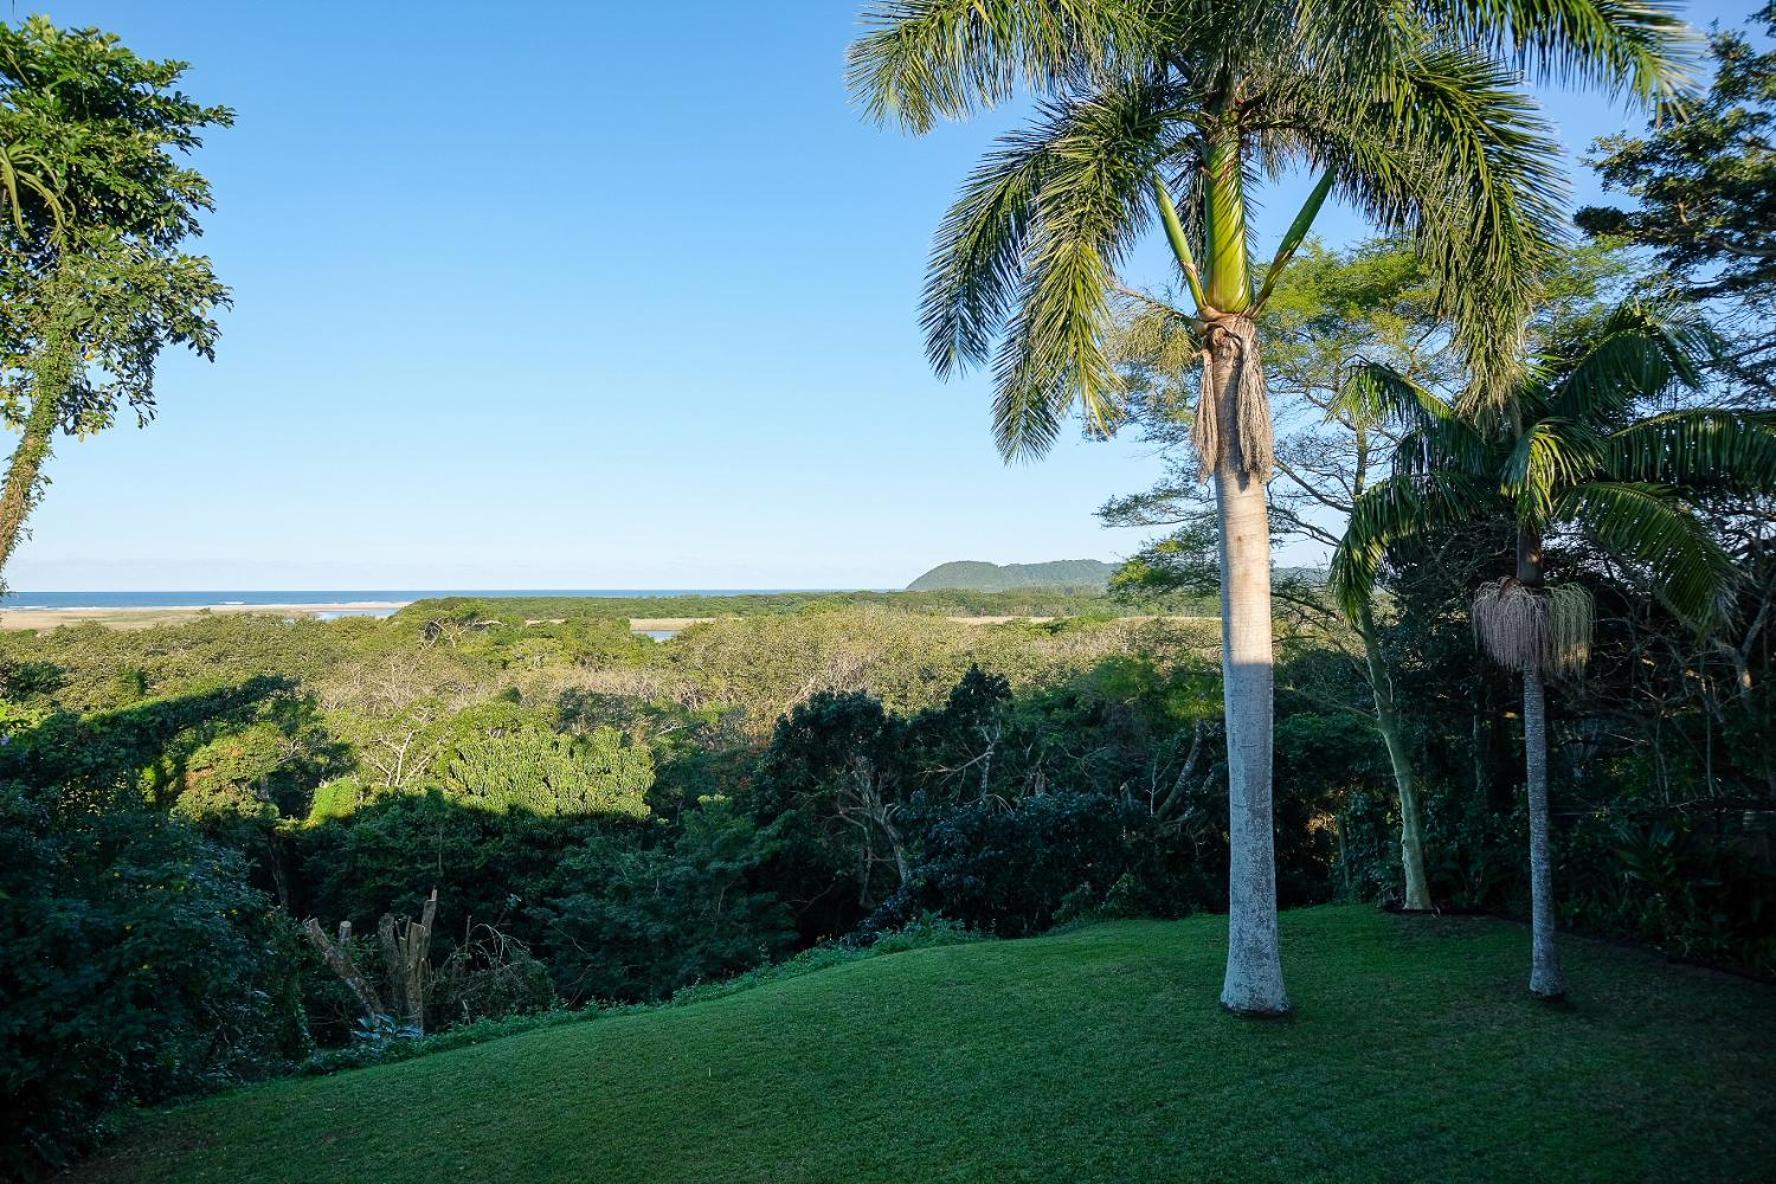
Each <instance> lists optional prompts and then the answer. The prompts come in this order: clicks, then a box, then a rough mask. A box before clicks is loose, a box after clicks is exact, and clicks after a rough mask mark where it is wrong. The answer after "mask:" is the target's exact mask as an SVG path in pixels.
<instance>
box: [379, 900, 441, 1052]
mask: <svg viewBox="0 0 1776 1184" xmlns="http://www.w3.org/2000/svg"><path fill="white" fill-rule="evenodd" d="M437 915H438V890H437V889H436V888H434V889H432V894H431V896H430V897H428V898H427V899H426V902H425V907H424V909H423V910H421V913H420V919H419V920H417V921H413V920H404V921H400V922H397V921H396V920H395V918H394V917H393V915H391V914H388V913H384V914H383V916H382V921H381V923H380V924H379V925H378V926H377V936H378V937H379V938H380V939H381V941H382V956H383V960H384V961H385V962H386V963H387V965H388V978H389V984H390V987H391V989H393V991H394V993H395V1007H396V1010H397V1012H398V1014H397V1015H396V1017H395V1019H396V1022H398V1023H399V1024H400V1025H401V1027H403V1028H406V1029H408V1030H410V1031H412V1032H414V1033H418V1034H423V1033H424V1032H425V1005H426V993H427V991H428V990H429V989H430V987H431V981H432V964H431V962H430V960H429V955H430V954H431V948H432V923H433V921H434V919H435V918H436V917H437Z"/></svg>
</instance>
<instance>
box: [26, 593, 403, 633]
mask: <svg viewBox="0 0 1776 1184" xmlns="http://www.w3.org/2000/svg"><path fill="white" fill-rule="evenodd" d="M409 603H410V602H409V601H405V600H356V601H343V602H341V603H338V604H206V605H193V606H168V607H159V608H156V607H145V608H9V609H0V629H34V630H42V629H56V628H59V627H61V626H63V625H81V624H85V623H86V622H88V621H97V622H98V623H99V624H101V625H108V626H110V627H111V628H114V629H146V628H148V627H149V626H150V625H173V624H177V623H178V622H180V621H189V620H191V618H193V617H195V616H198V615H200V614H203V613H261V614H267V615H270V616H275V617H313V616H318V615H322V614H328V613H348V614H354V615H357V614H363V615H368V614H372V613H392V612H395V611H397V610H399V609H402V608H405V607H406V606H407V605H408V604H409Z"/></svg>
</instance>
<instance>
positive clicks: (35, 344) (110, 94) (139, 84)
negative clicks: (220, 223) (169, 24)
mask: <svg viewBox="0 0 1776 1184" xmlns="http://www.w3.org/2000/svg"><path fill="white" fill-rule="evenodd" d="M185 69H186V66H185V63H183V62H174V61H152V60H148V59H144V58H140V57H137V56H136V55H135V54H134V53H132V52H131V51H130V50H128V49H126V48H124V47H123V46H122V45H121V44H119V42H118V39H117V38H116V37H115V36H113V35H112V34H108V33H101V32H99V31H98V30H96V29H76V30H61V29H57V28H56V27H55V25H54V24H52V23H51V22H50V21H49V19H48V18H46V17H41V16H34V17H31V18H30V19H29V20H27V21H25V22H24V23H23V24H22V25H20V26H17V27H14V26H11V25H6V26H0V190H3V193H0V198H3V200H4V201H5V203H6V205H7V207H8V212H9V213H10V215H11V216H10V218H7V219H3V220H0V417H3V418H4V419H5V421H6V422H7V424H8V426H10V427H11V428H13V429H14V430H16V431H18V432H20V434H21V438H20V441H19V444H18V446H17V448H16V449H15V450H14V451H13V454H12V458H11V460H10V462H9V463H8V466H7V471H6V478H5V482H4V485H3V486H0V573H4V570H5V566H6V563H7V561H8V560H9V559H10V558H11V556H12V553H13V550H14V548H15V547H16V546H17V544H18V541H19V538H20V537H21V531H22V530H23V527H24V523H25V519H26V518H27V517H28V515H29V514H30V511H31V508H32V506H33V505H34V504H35V503H36V501H37V500H38V498H39V497H40V496H41V495H42V491H43V485H44V482H45V477H44V472H43V468H44V464H45V462H47V461H48V459H49V455H50V451H51V447H52V442H53V437H54V435H55V432H56V430H57V429H58V428H60V429H61V430H62V431H64V432H67V433H69V434H71V435H75V436H84V435H87V434H90V433H92V432H97V431H100V430H102V429H104V428H106V427H109V426H110V425H111V424H112V422H113V421H114V420H115V418H116V415H117V412H118V409H119V407H120V405H127V406H129V407H130V408H132V409H133V410H134V411H135V413H136V415H137V417H138V420H139V421H140V422H143V423H145V422H146V421H147V420H148V418H149V417H150V416H152V414H153V412H154V372H155V365H156V362H157V360H158V358H159V355H160V353H161V351H162V350H163V349H165V348H166V347H167V346H168V345H179V344H182V345H186V346H189V347H190V348H191V349H193V350H195V351H196V352H198V353H199V354H202V355H203V356H205V357H211V356H213V349H214V345H215V340H216V334H217V329H216V324H215V321H214V320H213V319H212V318H211V313H212V312H213V311H214V310H215V309H216V307H217V306H218V305H222V304H225V303H226V302H227V300H228V290H227V289H226V288H225V287H223V286H222V285H221V283H219V282H218V281H217V279H216V277H215V275H214V274H213V273H212V271H211V269H210V262H209V260H208V259H206V258H204V257H202V256H196V255H188V254H185V253H184V252H182V251H181V250H180V249H179V246H180V244H181V243H182V242H183V241H184V240H185V239H186V238H187V237H188V236H190V235H194V234H197V233H199V227H198V222H197V217H198V214H199V213H200V212H202V211H205V210H208V209H210V208H212V207H211V198H210V186H209V182H208V181H206V180H205V179H204V178H203V176H202V175H200V174H199V173H197V172H196V171H195V170H193V169H191V168H188V167H186V166H185V165H184V164H183V163H182V162H181V160H180V155H181V154H183V153H186V152H189V151H191V150H192V149H194V148H196V147H197V146H198V145H199V144H200V143H201V141H200V139H199V132H201V131H202V130H203V129H204V128H206V127H210V126H215V125H222V126H226V125H227V124H229V123H230V122H232V120H233V114H232V112H230V111H229V110H228V109H227V108H225V107H206V106H203V105H201V104H198V103H195V102H193V101H191V100H190V99H188V98H187V97H186V96H185V95H184V94H183V93H182V92H180V91H179V90H178V89H177V83H178V81H179V78H180V77H181V75H183V73H184V72H185Z"/></svg>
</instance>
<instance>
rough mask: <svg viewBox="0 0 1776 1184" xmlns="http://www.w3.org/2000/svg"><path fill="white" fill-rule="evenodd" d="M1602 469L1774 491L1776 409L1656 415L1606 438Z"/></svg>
mask: <svg viewBox="0 0 1776 1184" xmlns="http://www.w3.org/2000/svg"><path fill="white" fill-rule="evenodd" d="M1603 468H1604V471H1605V472H1606V473H1607V474H1608V475H1609V476H1610V477H1612V478H1614V479H1615V480H1618V481H1640V482H1654V483H1658V484H1662V485H1677V486H1682V487H1684V488H1688V489H1718V490H1724V491H1729V492H1734V493H1776V412H1769V411H1766V412H1746V411H1732V410H1727V409H1724V408H1718V407H1699V408H1692V409H1689V410H1685V411H1672V412H1668V413H1666V414H1664V415H1655V416H1652V417H1650V418H1647V419H1643V420H1641V421H1640V422H1638V423H1635V424H1633V425H1632V426H1630V427H1626V428H1623V429H1622V430H1621V431H1618V432H1614V433H1612V434H1611V435H1609V436H1608V437H1606V438H1605V440H1604V457H1603Z"/></svg>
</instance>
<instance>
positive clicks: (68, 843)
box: [0, 784, 309, 1177]
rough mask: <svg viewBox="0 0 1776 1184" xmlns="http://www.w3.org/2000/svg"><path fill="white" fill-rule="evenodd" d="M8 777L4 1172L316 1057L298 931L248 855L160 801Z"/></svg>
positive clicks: (2, 816) (0, 907) (1, 843)
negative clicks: (114, 1118)
mask: <svg viewBox="0 0 1776 1184" xmlns="http://www.w3.org/2000/svg"><path fill="white" fill-rule="evenodd" d="M59 805H60V803H59V802H58V800H57V795H56V793H55V791H53V790H49V791H33V790H29V789H27V788H25V787H23V786H20V785H17V784H6V785H0V852H3V853H4V854H3V856H0V945H3V946H4V948H5V950H6V956H5V958H4V959H0V1109H3V1110H4V1111H5V1113H6V1115H7V1123H8V1126H9V1127H10V1128H11V1133H12V1135H13V1137H12V1138H9V1139H7V1140H6V1141H5V1142H4V1143H3V1144H0V1175H6V1176H10V1177H20V1176H26V1175H30V1174H33V1173H35V1172H39V1171H42V1170H45V1169H49V1168H54V1167H57V1166H59V1165H61V1164H63V1163H65V1162H67V1160H68V1158H69V1157H70V1156H71V1155H73V1154H74V1153H76V1152H78V1151H80V1150H81V1149H83V1148H84V1147H86V1146H88V1145H90V1144H91V1143H92V1142H93V1141H94V1140H95V1139H96V1138H97V1137H98V1136H99V1134H100V1133H101V1130H102V1126H103V1118H104V1115H105V1113H106V1112H107V1110H108V1109H109V1108H111V1107H114V1106H117V1105H120V1104H129V1105H147V1104H152V1103H156V1102H160V1101H164V1100H166V1099H167V1098H170V1097H175V1096H178V1095H182V1094H190V1093H196V1092H199V1091H202V1090H206V1089H213V1088H215V1087H217V1086H219V1085H225V1084H230V1083H233V1082H238V1081H245V1080H250V1079H253V1078H257V1077H263V1076H266V1075H268V1074H270V1073H273V1072H276V1071H278V1070H281V1069H284V1068H287V1067H288V1066H289V1065H291V1064H293V1063H295V1062H297V1061H299V1060H301V1059H302V1058H303V1057H305V1056H306V1055H307V1054H308V1052H309V1041H308V1032H307V1027H306V1023H305V1018H304V1015H303V1011H302V1007H301V1002H300V997H301V988H300V983H299V981H298V979H297V976H296V974H295V973H294V971H293V967H295V966H296V965H298V962H299V958H298V955H297V953H296V948H295V947H296V946H297V944H298V942H297V937H296V934H295V932H294V926H293V925H291V924H290V922H289V921H288V919H287V918H286V917H284V916H283V914H281V913H279V912H277V911H276V910H274V909H272V907H271V903H270V901H269V900H268V898H267V897H266V896H265V895H264V894H262V893H260V892H258V891H255V890H254V889H252V888H250V887H248V886H247V884H246V870H245V864H244V862H243V860H242V859H241V857H240V856H239V855H238V854H236V853H234V852H231V851H228V850H226V849H224V848H221V847H218V846H216V845H214V844H212V843H209V842H206V841H205V840H204V839H203V838H202V837H201V836H200V835H199V834H198V833H197V832H196V831H195V829H193V828H192V827H191V826H190V825H189V824H187V823H184V822H182V821H180V820H179V819H177V818H174V817H170V816H168V815H167V814H165V813H163V812H160V811H153V810H148V809H145V808H141V807H139V806H138V807H136V808H127V807H123V806H119V807H115V808H112V809H108V810H101V811H96V812H95V811H90V810H88V809H84V808H81V809H70V810H63V809H60V808H59Z"/></svg>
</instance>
